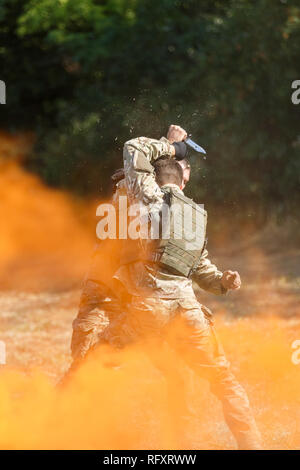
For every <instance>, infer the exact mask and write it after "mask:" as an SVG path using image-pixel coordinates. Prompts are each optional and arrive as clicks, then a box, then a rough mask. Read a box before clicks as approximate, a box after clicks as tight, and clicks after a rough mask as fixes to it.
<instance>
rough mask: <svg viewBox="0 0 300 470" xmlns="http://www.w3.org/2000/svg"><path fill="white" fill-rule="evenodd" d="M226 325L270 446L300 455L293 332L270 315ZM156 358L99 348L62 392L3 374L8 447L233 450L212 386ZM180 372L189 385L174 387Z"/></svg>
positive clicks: (1, 409)
mask: <svg viewBox="0 0 300 470" xmlns="http://www.w3.org/2000/svg"><path fill="white" fill-rule="evenodd" d="M218 323H219V325H218V326H219V332H220V336H221V338H222V340H223V342H224V345H225V349H226V350H227V352H228V356H229V358H230V359H231V360H232V363H233V368H234V371H235V373H236V374H237V376H238V378H239V379H240V380H241V382H242V383H243V385H244V386H245V388H246V389H247V391H248V394H249V397H250V401H251V403H252V405H253V409H254V413H255V416H256V419H257V422H258V425H259V427H260V430H261V432H262V435H263V440H264V446H265V448H267V449H281V448H283V449H295V448H297V447H299V446H300V433H299V428H298V424H297V419H296V418H297V415H298V414H299V412H300V407H299V398H298V397H299V386H300V374H299V367H300V364H299V365H298V366H297V365H295V364H293V363H292V361H291V353H292V350H291V347H290V346H291V341H290V340H291V338H292V337H293V332H292V330H293V328H294V326H293V325H289V326H288V325H287V324H286V321H285V320H280V319H278V318H270V317H269V318H268V319H255V322H254V321H253V319H252V320H250V319H243V320H240V321H238V322H237V321H232V322H230V324H228V322H226V321H224V320H223V319H220V320H219V321H218ZM154 352H155V351H154ZM148 353H149V349H148V350H147V348H146V347H145V346H144V345H142V344H136V345H134V346H131V347H129V348H127V349H124V350H113V349H110V348H109V347H108V346H103V347H100V348H99V350H98V351H97V352H96V353H95V354H94V355H93V356H91V357H90V359H89V360H88V361H86V363H85V364H84V365H83V366H82V367H81V368H80V369H79V370H78V371H77V373H76V374H75V375H74V376H73V378H72V379H71V381H70V382H69V383H67V385H66V386H65V387H64V388H54V386H53V385H52V384H51V383H50V382H49V380H48V379H47V378H46V377H45V376H43V375H42V374H41V373H40V372H32V373H31V374H30V375H25V374H22V373H20V372H16V371H14V372H13V371H6V372H2V374H1V376H0V377H1V387H0V447H1V448H3V449H172V448H185V449H186V448H190V449H193V448H200V449H230V448H234V442H233V439H232V437H231V435H230V434H229V432H228V429H227V428H226V425H225V424H224V421H223V417H222V413H221V407H220V404H219V403H218V401H217V400H216V399H215V398H214V397H213V396H211V395H210V393H209V389H208V386H207V384H206V382H204V381H203V380H201V379H199V378H197V377H196V375H195V374H194V373H193V372H191V371H190V370H189V369H188V368H187V367H186V366H185V365H184V364H183V363H182V362H181V359H180V357H177V356H176V353H173V352H172V354H171V353H170V352H168V351H167V350H164V349H160V350H159V351H156V354H159V356H160V361H161V362H162V364H163V367H164V370H166V371H169V373H162V372H161V371H159V370H157V369H156V368H155V367H154V366H153V363H152V362H151V360H150V359H149V354H148ZM151 354H153V351H151ZM174 354H175V356H174ZM175 370H176V373H177V374H178V376H179V377H180V380H181V381H182V383H181V385H179V382H178V380H177V379H176V380H175V382H174V376H173V375H172V374H174V371H175ZM177 378H178V377H177ZM170 383H171V388H170ZM183 397H185V398H184V399H185V401H186V402H187V403H188V407H187V408H185V407H184V406H183ZM170 400H172V401H173V403H172V408H171V411H172V415H171V414H170ZM176 403H177V405H176ZM182 414H184V417H183V418H182V416H181V415H182Z"/></svg>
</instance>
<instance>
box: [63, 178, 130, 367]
mask: <svg viewBox="0 0 300 470" xmlns="http://www.w3.org/2000/svg"><path fill="white" fill-rule="evenodd" d="M125 194H126V189H125V182H124V179H123V180H120V181H119V182H118V183H117V184H116V186H115V192H114V195H113V198H112V201H111V203H112V204H113V205H114V206H115V207H116V208H117V206H118V199H119V197H120V196H122V195H125ZM121 243H122V242H121V241H120V240H117V239H116V240H111V239H106V240H103V241H100V242H97V244H96V246H95V249H94V253H93V256H92V260H91V264H90V267H89V270H88V272H87V274H86V276H85V280H84V282H83V289H82V293H81V298H80V303H79V311H78V315H77V317H76V318H75V320H74V321H73V324H72V326H73V334H72V340H71V352H72V358H73V363H72V366H71V369H72V370H73V369H74V368H75V367H77V365H78V364H79V363H80V362H81V360H82V359H83V358H84V357H85V356H86V354H87V353H88V351H90V350H91V349H93V348H94V347H95V346H96V345H97V344H99V341H100V340H101V339H102V338H103V332H104V331H105V329H106V328H107V326H108V325H109V323H110V321H111V320H112V319H114V318H115V317H116V316H118V315H120V314H121V313H122V308H123V305H122V297H121V296H120V295H116V291H119V290H120V289H116V281H113V279H112V278H113V274H114V273H115V271H116V269H117V268H118V267H119V252H120V244H121ZM118 287H119V286H118ZM119 294H120V293H119Z"/></svg>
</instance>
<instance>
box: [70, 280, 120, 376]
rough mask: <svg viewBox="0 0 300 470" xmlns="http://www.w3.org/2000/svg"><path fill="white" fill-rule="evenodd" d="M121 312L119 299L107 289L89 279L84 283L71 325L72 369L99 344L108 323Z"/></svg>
mask: <svg viewBox="0 0 300 470" xmlns="http://www.w3.org/2000/svg"><path fill="white" fill-rule="evenodd" d="M121 312H122V305H121V304H120V301H119V299H118V298H117V297H116V296H115V295H114V294H113V292H112V291H111V290H110V289H109V288H108V287H106V286H105V285H104V284H101V283H99V282H95V281H92V280H90V279H88V280H86V281H85V282H84V286H83V290H82V293H81V298H80V303H79V311H78V315H77V317H76V318H75V320H74V321H73V325H72V326H73V334H72V340H71V352H72V358H73V364H72V366H71V367H72V369H74V368H75V367H76V366H77V365H78V364H79V363H80V362H81V361H82V359H83V358H84V357H85V356H86V355H87V353H88V352H89V351H91V350H92V349H94V348H95V347H96V345H97V344H99V342H100V341H101V339H102V338H103V333H104V331H105V330H106V328H107V327H108V326H109V324H110V322H111V321H112V320H113V319H115V318H116V317H117V316H118V315H120V314H121Z"/></svg>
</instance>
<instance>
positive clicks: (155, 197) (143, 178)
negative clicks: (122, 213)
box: [115, 137, 226, 299]
mask: <svg viewBox="0 0 300 470" xmlns="http://www.w3.org/2000/svg"><path fill="white" fill-rule="evenodd" d="M166 154H167V155H171V146H170V143H169V141H168V140H167V139H166V138H164V137H162V138H161V139H160V140H155V139H149V138H146V137H139V138H136V139H132V140H129V141H128V142H126V143H125V145H124V152H123V157H124V170H125V182H126V187H127V195H128V198H129V202H130V204H134V203H142V204H144V205H146V206H148V208H149V207H150V210H157V209H158V208H159V207H160V206H161V204H162V203H163V201H164V193H163V191H162V190H161V188H160V187H159V186H158V184H157V183H156V181H155V174H154V168H153V166H152V163H153V162H154V161H155V160H156V159H157V158H159V157H160V156H162V155H166ZM177 189H178V188H177ZM221 277H222V272H221V271H219V270H218V269H217V267H216V266H215V265H214V264H212V263H211V262H210V260H209V259H208V252H207V250H206V249H205V250H204V251H203V255H202V258H201V261H200V264H199V266H198V268H197V270H196V271H195V273H194V274H193V276H192V278H191V279H188V278H186V277H184V276H178V275H174V274H169V273H166V272H164V271H163V270H159V269H157V268H153V265H151V264H150V263H149V264H147V262H142V261H138V262H134V263H131V264H129V265H124V266H121V267H120V268H119V269H118V271H117V272H116V274H115V278H117V279H118V280H119V281H121V282H122V283H123V284H124V286H126V288H127V290H128V291H129V293H130V294H132V295H144V296H148V297H164V298H171V299H174V298H186V297H189V298H191V297H194V296H195V294H194V291H193V281H194V282H196V283H197V284H198V285H199V287H201V288H202V289H204V290H206V291H209V292H212V293H214V294H217V295H218V294H223V293H225V292H226V290H225V289H224V288H223V287H222V285H221V282H220V279H221Z"/></svg>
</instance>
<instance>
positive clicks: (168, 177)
mask: <svg viewBox="0 0 300 470" xmlns="http://www.w3.org/2000/svg"><path fill="white" fill-rule="evenodd" d="M162 162H164V163H162ZM178 167H179V168H178ZM154 169H155V175H156V181H157V183H158V184H159V186H163V185H165V184H168V183H173V184H177V186H179V187H180V189H183V188H184V187H185V186H186V184H187V183H188V181H189V179H190V174H191V165H190V163H189V161H188V160H187V159H186V158H184V159H182V160H174V159H173V158H170V157H169V156H165V155H164V156H162V157H160V158H159V159H157V160H156V162H155V163H154ZM180 169H181V170H182V171H180ZM175 175H176V176H175ZM179 178H180V179H181V182H180V183H179Z"/></svg>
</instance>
